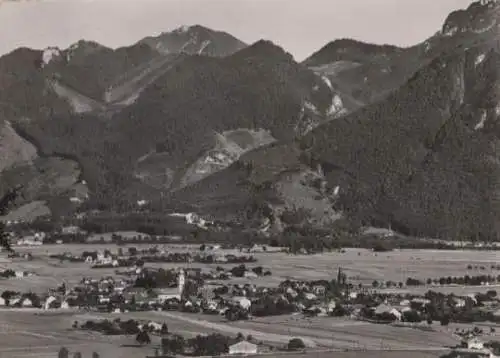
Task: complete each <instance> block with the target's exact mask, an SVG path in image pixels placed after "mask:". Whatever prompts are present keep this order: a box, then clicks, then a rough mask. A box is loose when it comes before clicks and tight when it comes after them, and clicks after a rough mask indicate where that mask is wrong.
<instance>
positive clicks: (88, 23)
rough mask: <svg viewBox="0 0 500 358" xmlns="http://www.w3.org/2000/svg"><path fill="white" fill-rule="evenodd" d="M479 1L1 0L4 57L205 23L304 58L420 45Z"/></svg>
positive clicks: (124, 40) (111, 42)
mask: <svg viewBox="0 0 500 358" xmlns="http://www.w3.org/2000/svg"><path fill="white" fill-rule="evenodd" d="M470 3H471V0H32V1H27V0H24V1H8V0H0V4H1V5H0V55H1V54H4V53H6V52H10V51H11V50H13V49H15V48H16V47H19V46H28V47H33V48H44V47H46V46H49V45H57V46H60V47H63V48H65V47H67V46H69V45H70V44H72V43H74V42H76V41H78V40H79V39H82V38H83V39H86V40H94V41H97V42H100V43H102V44H104V45H107V46H110V47H117V46H124V45H129V44H132V43H134V42H136V41H138V40H139V39H141V38H143V37H145V36H149V35H154V34H158V33H160V32H162V31H169V30H172V29H174V28H176V27H179V26H181V25H184V24H186V25H193V24H200V25H204V26H206V27H210V28H213V29H215V30H223V31H227V32H229V33H231V34H232V35H234V36H236V37H238V38H239V39H241V40H243V41H245V42H247V43H252V42H254V41H257V40H259V39H261V38H264V39H268V40H271V41H273V42H275V43H276V44H278V45H280V46H282V47H284V48H285V49H286V50H287V51H289V52H290V53H292V54H293V55H294V56H295V57H296V59H297V60H302V59H304V58H305V57H307V56H308V55H310V54H311V53H312V52H314V51H316V50H318V49H319V48H321V47H322V46H323V45H325V44H326V43H327V42H329V41H331V40H335V39H337V38H342V37H349V38H355V39H359V40H364V41H369V42H375V43H390V44H396V45H412V44H415V43H418V42H420V41H423V40H424V39H426V38H427V37H429V36H430V35H432V34H434V33H435V32H436V31H437V30H439V29H440V27H441V25H442V23H443V21H444V19H445V18H446V16H447V14H448V13H449V12H451V11H453V10H455V9H459V8H465V7H467V6H468V5H469V4H470Z"/></svg>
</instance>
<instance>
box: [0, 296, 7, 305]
mask: <svg viewBox="0 0 500 358" xmlns="http://www.w3.org/2000/svg"><path fill="white" fill-rule="evenodd" d="M5 304H6V302H5V299H3V298H2V297H0V307H3V306H5Z"/></svg>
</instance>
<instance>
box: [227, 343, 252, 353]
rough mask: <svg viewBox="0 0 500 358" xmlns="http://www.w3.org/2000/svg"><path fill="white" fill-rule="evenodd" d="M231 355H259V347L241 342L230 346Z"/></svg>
mask: <svg viewBox="0 0 500 358" xmlns="http://www.w3.org/2000/svg"><path fill="white" fill-rule="evenodd" d="M229 354H257V345H256V344H253V343H250V342H248V341H241V342H239V343H236V344H233V345H232V346H229Z"/></svg>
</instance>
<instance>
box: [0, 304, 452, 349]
mask: <svg viewBox="0 0 500 358" xmlns="http://www.w3.org/2000/svg"><path fill="white" fill-rule="evenodd" d="M117 317H120V318H121V319H126V318H135V319H145V320H153V321H156V322H163V321H165V322H167V324H168V326H169V330H170V331H172V332H176V333H180V334H182V335H185V336H187V337H189V336H191V337H192V336H196V335H197V334H207V333H214V332H219V333H222V334H226V335H230V336H234V335H236V333H238V332H241V333H243V334H244V335H249V334H250V335H252V336H253V337H254V339H255V340H257V341H263V342H264V343H270V344H274V345H284V344H286V342H288V340H289V339H291V338H294V337H300V338H302V339H303V340H304V342H305V343H306V344H307V345H308V346H310V347H314V348H315V349H351V350H352V349H355V350H360V349H366V350H373V351H379V350H391V349H395V350H415V351H421V352H428V351H435V352H440V351H441V352H442V351H445V350H446V349H445V348H444V346H446V345H451V344H455V343H457V340H456V339H454V338H452V336H451V334H450V333H448V332H446V331H441V332H440V331H436V332H424V331H419V330H414V329H402V328H396V327H391V326H387V325H371V324H369V323H364V322H353V321H348V320H344V319H321V318H314V319H310V320H309V319H308V320H304V319H301V320H300V321H297V320H296V319H295V317H290V316H288V317H276V318H270V319H255V320H252V321H248V322H233V323H227V322H224V320H223V319H222V318H221V317H218V316H203V317H201V316H196V315H190V314H182V313H177V312H133V313H132V312H131V313H126V314H119V315H118V314H105V313H78V312H68V313H66V314H56V313H53V314H35V312H34V311H32V310H28V311H10V312H9V311H6V310H1V311H0V321H1V322H8V323H7V324H6V323H3V324H2V325H1V326H0V347H1V348H0V357H2V358H3V357H9V358H10V357H29V356H35V355H36V356H37V357H49V356H50V355H51V354H52V356H54V355H55V353H56V352H57V350H58V349H59V348H60V347H61V346H65V347H67V348H68V349H69V350H70V351H72V352H73V351H81V352H82V353H84V354H86V355H90V354H91V352H92V351H98V352H99V353H101V356H102V357H116V358H125V357H127V358H128V357H137V356H141V355H145V354H146V353H151V348H149V349H148V348H143V349H140V348H134V349H131V348H129V347H126V348H125V347H121V346H122V345H126V344H133V343H134V337H132V336H128V337H105V336H100V335H98V334H92V333H89V332H81V331H75V330H72V329H71V328H70V327H71V324H72V323H73V321H75V320H77V321H79V322H80V323H83V322H85V321H86V320H91V319H94V320H95V319H97V318H111V319H113V318H117ZM278 320H279V322H278ZM47 327H50V331H49V330H47ZM156 340H157V339H156ZM155 343H158V342H155V339H153V344H155ZM138 354H139V355H138ZM313 356H314V355H313ZM384 357H385V356H384ZM417 357H420V356H417ZM422 357H427V356H426V355H422ZM429 357H434V356H432V355H431V356H429Z"/></svg>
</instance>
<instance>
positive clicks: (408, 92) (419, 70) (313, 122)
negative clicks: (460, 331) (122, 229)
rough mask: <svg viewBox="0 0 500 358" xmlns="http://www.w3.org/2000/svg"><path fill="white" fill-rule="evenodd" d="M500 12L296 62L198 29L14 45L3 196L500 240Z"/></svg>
mask: <svg viewBox="0 0 500 358" xmlns="http://www.w3.org/2000/svg"><path fill="white" fill-rule="evenodd" d="M499 12H500V5H499V4H498V3H497V2H496V1H493V0H490V1H485V0H482V1H479V2H474V3H473V4H471V5H470V6H469V7H468V8H467V9H463V10H457V11H455V12H453V13H451V14H450V15H449V16H448V17H447V19H446V20H445V22H444V24H443V26H442V28H441V29H437V30H438V31H437V32H436V33H435V34H434V35H433V36H432V37H430V38H429V39H427V40H426V41H424V42H422V43H420V44H417V45H415V46H411V47H406V48H401V47H397V46H391V45H374V44H368V43H363V42H360V41H356V40H352V39H339V40H334V41H332V42H330V43H328V44H326V45H325V46H324V47H323V48H321V49H319V50H318V51H317V52H315V53H313V54H311V56H309V57H308V58H307V59H306V60H305V61H303V62H301V63H298V62H296V61H295V60H294V58H293V56H292V55H290V54H289V53H287V52H286V50H284V49H282V48H280V47H279V46H277V45H275V44H273V43H272V42H270V41H267V40H260V41H257V42H256V43H253V44H245V43H243V42H241V41H239V40H238V39H236V38H234V37H233V36H231V35H230V34H227V33H224V32H220V31H214V30H210V29H207V28H205V27H202V26H199V25H196V26H190V27H187V26H184V27H181V28H179V29H176V30H174V31H172V32H169V33H163V34H161V35H159V36H157V37H148V38H145V39H143V40H141V41H139V42H137V43H136V44H133V45H132V46H130V47H124V48H118V49H110V48H107V47H105V46H102V45H100V44H98V43H95V42H91V41H83V40H82V41H79V42H78V43H76V44H74V45H72V46H70V47H69V48H67V49H59V48H55V47H50V48H47V49H45V50H33V49H28V48H20V49H17V50H15V51H13V52H11V53H9V54H7V55H5V56H3V57H1V58H0V148H1V156H0V183H1V185H0V191H5V190H7V189H8V188H9V187H12V186H14V185H18V184H22V185H23V188H24V189H23V197H22V199H20V200H19V201H18V203H17V205H18V207H17V208H16V210H14V211H13V212H12V213H11V214H10V216H9V217H8V218H7V219H14V218H23V217H26V218H33V217H37V216H43V215H47V214H52V215H54V216H58V215H66V214H67V213H69V212H75V211H86V210H90V209H99V210H118V211H122V212H130V211H136V210H138V209H139V208H141V210H146V211H154V212H157V211H160V212H163V213H169V212H170V213H172V212H196V213H197V214H199V215H201V216H204V217H210V218H213V219H218V220H222V221H226V222H238V223H241V224H242V225H245V226H248V227H252V228H255V229H258V230H261V231H281V230H283V229H284V228H285V227H286V226H289V225H313V226H317V227H321V228H328V227H331V225H334V223H335V222H337V221H338V220H339V219H341V218H342V219H346V220H348V221H349V222H351V223H353V224H356V225H372V226H383V227H386V226H391V227H392V228H393V229H395V230H397V231H400V232H402V233H405V234H408V235H413V236H433V237H440V238H456V237H467V238H471V237H474V238H477V237H481V238H491V237H497V236H498V231H499V230H498V229H499V228H500V227H499V224H500V223H499V220H498V219H497V218H498V217H499V214H500V207H499V205H498V204H499V201H498V200H497V198H498V194H497V193H498V190H499V189H500V187H499V186H498V184H497V183H498V179H497V178H499V174H500V173H499V170H500V166H499V165H500V156H499V155H500V153H498V152H497V150H496V144H497V142H498V139H499V138H500V137H499V136H500V131H499V128H497V119H498V116H499V115H500V93H499V88H500V87H499V84H500V82H499V78H498V74H497V71H498V68H499V65H500V48H499V40H498V38H499V37H498V35H499V34H498V30H499V25H500V24H498V23H497V21H498V20H497V19H498V15H499ZM403 30H404V29H401V31H403Z"/></svg>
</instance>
